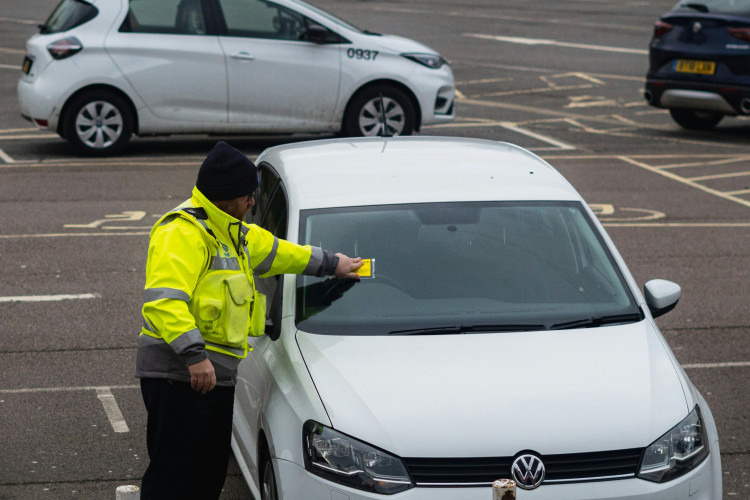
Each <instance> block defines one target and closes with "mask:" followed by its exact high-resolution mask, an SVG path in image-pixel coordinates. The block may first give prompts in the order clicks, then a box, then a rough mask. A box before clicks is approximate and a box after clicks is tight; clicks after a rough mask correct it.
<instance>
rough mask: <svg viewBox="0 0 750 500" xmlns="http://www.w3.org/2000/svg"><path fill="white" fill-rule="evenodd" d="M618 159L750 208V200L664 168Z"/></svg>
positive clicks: (627, 159) (626, 158)
mask: <svg viewBox="0 0 750 500" xmlns="http://www.w3.org/2000/svg"><path fill="white" fill-rule="evenodd" d="M618 158H619V159H620V160H622V161H624V162H625V163H629V164H631V165H635V166H636V167H640V168H643V169H645V170H648V171H649V172H654V173H656V174H659V175H663V176H664V177H667V178H669V179H671V180H673V181H676V182H679V183H681V184H685V185H686V186H690V187H692V188H695V189H698V190H700V191H704V192H706V193H709V194H712V195H714V196H718V197H719V198H723V199H725V200H727V201H732V202H734V203H738V204H740V205H744V206H746V207H750V200H745V199H743V198H740V197H738V196H736V195H734V194H732V192H731V191H719V190H718V189H714V188H711V187H708V186H706V185H703V184H701V183H700V182H698V181H696V180H693V179H690V178H688V177H683V176H681V175H677V174H676V173H674V172H672V171H670V170H665V169H664V168H659V167H657V166H653V165H649V164H647V163H644V162H643V161H639V160H636V159H635V158H633V157H628V156H618Z"/></svg>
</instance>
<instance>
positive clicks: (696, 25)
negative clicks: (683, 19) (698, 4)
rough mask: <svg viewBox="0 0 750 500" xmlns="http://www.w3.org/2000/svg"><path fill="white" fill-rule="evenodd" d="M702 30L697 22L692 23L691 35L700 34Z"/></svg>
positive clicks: (701, 26)
mask: <svg viewBox="0 0 750 500" xmlns="http://www.w3.org/2000/svg"><path fill="white" fill-rule="evenodd" d="M702 29H703V25H702V24H701V23H699V22H694V23H693V33H700V31H701V30H702Z"/></svg>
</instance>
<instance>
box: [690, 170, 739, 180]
mask: <svg viewBox="0 0 750 500" xmlns="http://www.w3.org/2000/svg"><path fill="white" fill-rule="evenodd" d="M748 175H750V172H730V173H726V174H714V175H702V176H700V177H688V178H687V180H689V181H708V180H711V179H729V178H731V177H745V176H748Z"/></svg>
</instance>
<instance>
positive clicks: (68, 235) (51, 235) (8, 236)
mask: <svg viewBox="0 0 750 500" xmlns="http://www.w3.org/2000/svg"><path fill="white" fill-rule="evenodd" d="M149 234H151V231H134V232H131V233H37V234H0V240H20V239H25V238H78V237H88V236H148V235H149Z"/></svg>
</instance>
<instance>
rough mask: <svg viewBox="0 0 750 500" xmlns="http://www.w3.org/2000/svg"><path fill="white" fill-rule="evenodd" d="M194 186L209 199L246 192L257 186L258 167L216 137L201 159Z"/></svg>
mask: <svg viewBox="0 0 750 500" xmlns="http://www.w3.org/2000/svg"><path fill="white" fill-rule="evenodd" d="M195 187H197V188H198V191H200V192H201V193H203V195H204V196H205V197H206V198H208V199H209V200H211V201H222V200H231V199H233V198H239V197H240V196H246V195H249V194H252V193H254V192H255V190H256V189H257V188H258V168H257V167H256V166H255V164H254V163H253V162H252V161H250V159H249V158H248V157H247V156H245V155H243V154H242V153H241V152H239V151H238V150H237V149H235V148H233V147H232V146H230V145H229V144H227V143H226V142H224V141H219V142H217V143H216V145H215V146H214V147H213V149H211V151H210V152H209V153H208V156H206V159H205V160H203V165H201V168H200V170H199V171H198V180H197V181H196V182H195Z"/></svg>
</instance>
